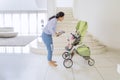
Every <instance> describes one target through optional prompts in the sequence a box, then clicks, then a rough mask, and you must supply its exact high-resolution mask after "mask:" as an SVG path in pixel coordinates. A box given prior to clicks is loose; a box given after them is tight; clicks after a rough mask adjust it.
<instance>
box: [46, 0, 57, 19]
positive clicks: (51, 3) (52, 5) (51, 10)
mask: <svg viewBox="0 0 120 80" xmlns="http://www.w3.org/2000/svg"><path fill="white" fill-rule="evenodd" d="M47 9H48V18H49V17H51V16H53V15H55V14H56V0H47Z"/></svg>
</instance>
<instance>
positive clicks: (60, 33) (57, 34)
mask: <svg viewBox="0 0 120 80" xmlns="http://www.w3.org/2000/svg"><path fill="white" fill-rule="evenodd" d="M63 33H65V31H60V32H58V33H56V36H57V37H59V36H60V35H62V34H63Z"/></svg>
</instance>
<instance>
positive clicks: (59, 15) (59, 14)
mask: <svg viewBox="0 0 120 80" xmlns="http://www.w3.org/2000/svg"><path fill="white" fill-rule="evenodd" d="M64 15H65V14H64V12H58V13H57V14H56V16H55V15H54V16H52V17H50V18H49V20H51V19H53V18H59V17H63V16H64Z"/></svg>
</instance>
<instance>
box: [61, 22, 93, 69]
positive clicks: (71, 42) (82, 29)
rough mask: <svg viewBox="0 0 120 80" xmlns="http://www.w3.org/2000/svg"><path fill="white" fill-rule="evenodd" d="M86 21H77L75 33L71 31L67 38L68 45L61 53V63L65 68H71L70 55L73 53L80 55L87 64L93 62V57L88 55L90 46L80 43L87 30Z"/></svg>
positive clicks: (91, 64)
mask: <svg viewBox="0 0 120 80" xmlns="http://www.w3.org/2000/svg"><path fill="white" fill-rule="evenodd" d="M87 28H88V26H87V22H85V21H79V22H78V23H77V26H76V32H75V34H73V33H71V38H70V39H67V40H68V45H67V46H66V47H65V49H66V51H65V52H64V53H63V54H62V57H63V59H64V61H63V65H64V66H65V67H66V68H71V67H72V65H73V61H72V57H73V56H74V54H75V53H77V54H78V55H80V56H82V57H83V58H84V59H85V60H87V61H88V65H90V66H93V65H94V64H95V61H94V59H92V58H91V57H90V48H89V47H88V46H86V45H85V44H83V43H82V40H83V38H84V36H85V34H86V31H87Z"/></svg>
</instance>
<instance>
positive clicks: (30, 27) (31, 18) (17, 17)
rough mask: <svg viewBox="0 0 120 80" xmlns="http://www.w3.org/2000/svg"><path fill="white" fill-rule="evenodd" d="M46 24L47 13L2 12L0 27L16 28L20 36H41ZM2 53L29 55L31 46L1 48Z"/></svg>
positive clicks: (0, 13)
mask: <svg viewBox="0 0 120 80" xmlns="http://www.w3.org/2000/svg"><path fill="white" fill-rule="evenodd" d="M46 22H47V11H0V27H14V31H15V32H18V34H19V35H36V36H40V35H41V32H42V29H43V27H44V25H45V24H46ZM0 53H29V45H27V46H25V47H12V46H11V47H9V46H7V47H4V46H0Z"/></svg>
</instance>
